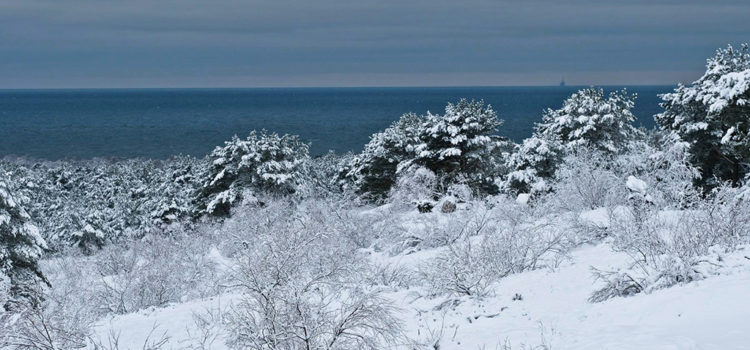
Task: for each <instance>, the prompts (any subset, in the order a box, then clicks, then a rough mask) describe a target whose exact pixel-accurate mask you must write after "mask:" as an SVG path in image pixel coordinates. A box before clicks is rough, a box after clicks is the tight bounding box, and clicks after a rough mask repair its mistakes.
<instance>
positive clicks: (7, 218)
mask: <svg viewBox="0 0 750 350" xmlns="http://www.w3.org/2000/svg"><path fill="white" fill-rule="evenodd" d="M46 247H47V244H46V243H45V241H44V239H42V236H41V235H40V234H39V230H38V229H37V228H36V226H34V225H33V224H32V222H31V217H30V216H29V214H28V213H26V210H24V208H23V207H22V206H21V203H20V202H19V201H18V200H17V199H16V198H15V197H14V196H13V195H12V194H11V192H10V189H9V188H8V185H7V183H6V181H5V180H4V179H0V275H4V276H5V277H0V283H3V281H4V282H5V283H10V286H9V288H7V290H9V297H10V300H7V301H5V305H4V308H5V309H6V310H12V309H14V308H15V306H16V305H22V304H30V305H32V306H36V305H38V304H39V302H40V295H39V294H38V292H37V291H38V286H39V283H40V282H43V283H47V284H48V282H47V279H46V278H45V277H44V275H43V274H42V271H41V270H40V269H39V265H38V260H39V258H40V257H41V255H42V252H43V250H44V249H46ZM3 289H5V288H3Z"/></svg>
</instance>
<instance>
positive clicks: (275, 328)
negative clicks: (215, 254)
mask: <svg viewBox="0 0 750 350" xmlns="http://www.w3.org/2000/svg"><path fill="white" fill-rule="evenodd" d="M285 218H286V220H278V221H275V222H269V221H265V222H256V223H253V222H250V224H249V225H236V226H232V227H233V230H232V231H233V232H231V234H232V235H233V236H235V237H236V238H237V239H239V240H240V241H241V242H243V243H242V245H241V246H242V247H243V248H241V249H240V250H238V251H235V252H234V254H233V255H234V257H235V259H236V264H235V268H233V270H232V273H231V282H232V284H234V285H236V286H237V287H239V291H240V292H241V293H243V296H242V297H241V299H240V301H239V302H237V303H236V304H235V305H234V306H233V307H232V308H231V310H230V311H229V312H228V314H227V319H228V322H227V328H228V330H229V335H230V336H229V339H228V344H229V345H230V346H231V347H235V348H254V349H305V348H309V349H319V348H324V349H381V348H388V347H390V346H394V345H395V344H396V343H397V342H398V341H399V340H400V334H401V323H400V321H399V320H398V319H397V318H396V317H395V308H394V307H393V306H392V304H391V302H390V301H389V300H387V299H385V298H383V297H382V296H380V293H379V292H378V291H377V290H376V289H368V288H367V286H366V284H364V283H362V281H363V278H364V277H365V276H367V273H366V272H367V268H366V262H365V261H364V260H363V259H362V257H360V256H359V255H358V254H357V253H356V251H355V247H356V246H355V245H354V244H352V243H351V241H349V240H348V239H346V238H345V237H342V233H341V232H337V231H336V230H333V231H326V230H321V229H320V228H321V226H320V224H316V222H315V221H310V220H300V219H299V217H297V218H292V219H290V218H288V217H285ZM233 220H236V218H234V219H233ZM256 224H261V225H263V226H264V227H265V228H266V229H265V230H259V228H260V227H258V226H256Z"/></svg>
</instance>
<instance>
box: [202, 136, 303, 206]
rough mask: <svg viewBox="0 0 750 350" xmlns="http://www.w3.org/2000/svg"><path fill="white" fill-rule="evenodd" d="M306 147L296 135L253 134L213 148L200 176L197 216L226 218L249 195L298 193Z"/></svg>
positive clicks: (235, 138)
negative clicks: (259, 193) (206, 166)
mask: <svg viewBox="0 0 750 350" xmlns="http://www.w3.org/2000/svg"><path fill="white" fill-rule="evenodd" d="M307 150H308V146H307V144H305V143H303V142H301V141H300V140H299V138H298V137H297V136H293V135H283V136H279V135H278V134H275V133H270V134H269V133H267V132H265V130H264V131H262V132H261V133H257V132H255V131H252V132H251V133H250V135H248V137H247V138H246V139H244V140H243V139H240V138H239V137H237V136H235V137H233V138H232V139H231V140H229V141H227V142H225V145H224V146H223V147H216V149H214V151H213V152H211V155H210V156H209V165H208V169H206V171H205V173H203V174H200V176H201V179H202V180H201V183H202V184H201V186H200V188H199V189H198V191H197V198H196V209H197V214H199V215H203V214H206V215H215V216H227V215H229V213H230V209H231V207H232V206H234V205H236V204H239V203H240V202H241V201H242V200H243V198H244V197H247V195H248V193H252V192H266V193H272V194H276V195H288V194H292V193H294V192H296V191H297V188H298V186H299V185H300V184H301V182H302V177H303V175H304V173H305V171H304V167H305V164H306V163H307V161H308V159H309V156H308V151H307Z"/></svg>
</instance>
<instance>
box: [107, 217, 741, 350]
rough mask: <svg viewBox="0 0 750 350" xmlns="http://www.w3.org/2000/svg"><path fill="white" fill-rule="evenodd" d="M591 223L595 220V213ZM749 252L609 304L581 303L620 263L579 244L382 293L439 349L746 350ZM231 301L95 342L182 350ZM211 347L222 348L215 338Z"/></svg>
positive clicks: (411, 330) (150, 313) (168, 313)
mask: <svg viewBox="0 0 750 350" xmlns="http://www.w3.org/2000/svg"><path fill="white" fill-rule="evenodd" d="M593 216H596V215H593ZM434 255H435V250H424V251H420V252H417V253H414V254H409V255H396V256H390V257H385V256H380V257H376V258H378V259H382V260H385V261H387V262H390V263H392V264H400V265H403V266H406V267H409V266H417V265H418V264H419V263H420V262H422V261H425V260H426V259H429V258H431V257H433V256H434ZM748 255H750V252H748V251H747V250H740V251H738V252H734V253H732V254H730V255H729V256H727V257H725V261H726V262H727V264H726V266H728V268H727V272H728V273H726V274H723V275H719V276H713V277H710V278H707V279H705V280H701V281H697V282H693V283H689V284H685V285H680V286H674V287H671V288H667V289H662V290H657V291H654V292H652V293H649V294H639V295H636V296H632V297H625V298H613V299H609V300H607V301H604V302H601V303H591V302H589V301H588V300H587V299H588V297H589V296H590V294H591V292H592V291H593V290H594V289H595V287H596V282H595V281H594V278H593V277H592V273H591V267H592V266H596V267H597V268H603V269H614V268H618V267H623V266H625V265H626V264H627V257H626V256H624V255H623V254H620V253H614V252H612V250H611V249H610V247H609V245H608V244H607V243H606V242H604V243H599V244H596V245H585V246H582V247H579V248H576V249H575V250H573V251H572V252H571V254H570V255H569V258H568V259H566V260H564V261H563V262H562V263H561V264H560V265H559V266H558V267H556V268H554V269H551V268H545V269H538V270H533V271H528V272H523V273H519V274H515V275H511V276H509V277H506V278H503V279H502V280H500V281H499V282H498V283H496V284H494V285H493V289H492V291H493V292H492V295H491V296H489V297H485V298H473V297H461V298H450V297H446V296H443V297H428V296H423V293H422V292H421V291H420V290H418V289H414V288H411V289H403V290H397V291H393V292H389V293H386V296H387V297H388V298H390V299H392V300H393V301H394V302H395V303H396V304H397V305H398V307H399V308H400V309H401V311H400V317H401V318H402V319H403V320H404V322H405V326H406V329H407V332H408V335H409V336H410V337H411V338H413V339H417V340H420V341H422V342H423V343H431V342H435V341H437V342H439V348H440V349H503V348H504V346H510V348H512V349H526V348H544V347H543V346H547V347H548V348H551V349H638V350H643V349H660V350H661V349H701V350H703V349H722V350H727V349H747V348H750V339H749V338H748V334H750V326H748V322H747V318H748V317H749V316H750V302H749V301H748V295H750V258H747V256H748ZM236 299H237V295H235V294H225V295H221V296H218V297H214V298H210V299H205V300H196V301H190V302H186V303H181V304H174V305H170V306H168V307H164V308H159V309H149V310H144V311H139V312H137V313H133V314H127V315H121V316H116V317H111V318H106V319H103V320H101V321H100V322H99V324H98V326H97V328H96V336H97V337H99V338H100V339H103V340H106V339H107V338H109V337H111V335H112V334H117V335H119V346H120V348H121V349H123V348H124V349H129V348H142V347H143V344H144V343H147V342H148V341H147V338H149V337H150V340H151V341H152V342H153V341H155V340H160V339H161V337H162V336H163V335H166V336H167V337H168V342H167V343H166V345H165V347H164V348H188V347H189V346H195V344H197V342H196V340H195V338H197V335H199V334H200V333H201V329H200V327H197V326H196V321H195V314H204V315H206V314H208V313H210V312H209V311H210V310H213V312H214V313H216V311H217V310H221V309H222V308H226V307H227V305H230V304H231V303H232V302H234V301H235V300H236ZM213 331H216V333H215V334H213V337H217V338H216V339H213V341H212V342H211V343H210V347H209V348H211V349H224V348H225V346H224V345H223V343H222V341H221V340H220V339H219V338H220V333H221V332H220V331H219V330H217V329H214V330H213Z"/></svg>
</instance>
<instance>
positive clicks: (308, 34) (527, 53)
mask: <svg viewBox="0 0 750 350" xmlns="http://www.w3.org/2000/svg"><path fill="white" fill-rule="evenodd" d="M748 18H750V3H749V2H748V0H737V1H729V0H680V1H673V0H619V1H609V0H570V1H565V0H558V1H543V0H514V1H502V0H494V1H492V0H463V1H457V0H452V1H451V0H429V1H424V0H399V1H393V0H377V1H370V0H367V1H363V0H348V1H332V0H266V1H257V0H243V1H240V0H210V1H209V0H178V1H172V0H148V1H147V0H127V1H115V0H0V88H139V87H143V88H150V87H295V86H299V87H310V86H484V85H490V86H513V85H556V84H557V83H559V81H560V80H561V79H562V78H564V79H565V80H566V82H567V83H568V84H569V85H654V84H675V83H677V82H686V83H689V82H691V81H693V80H695V79H697V78H698V77H699V76H700V75H701V73H702V72H703V70H704V66H705V60H706V58H708V57H709V56H711V55H713V53H714V52H715V50H716V49H718V48H720V47H725V46H726V45H728V44H733V45H735V46H737V45H739V44H741V43H743V42H747V41H750V20H748Z"/></svg>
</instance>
